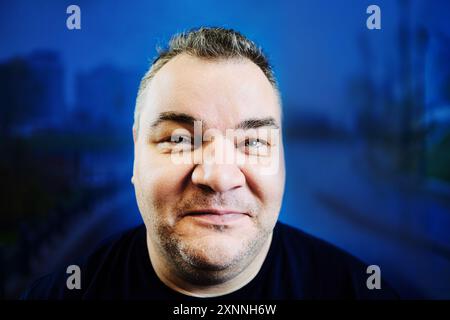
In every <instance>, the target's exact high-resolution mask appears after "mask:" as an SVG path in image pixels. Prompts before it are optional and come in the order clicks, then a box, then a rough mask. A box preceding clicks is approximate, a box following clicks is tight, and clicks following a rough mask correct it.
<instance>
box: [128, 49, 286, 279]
mask: <svg viewBox="0 0 450 320" xmlns="http://www.w3.org/2000/svg"><path fill="white" fill-rule="evenodd" d="M144 94H145V96H144V99H143V105H142V109H141V115H140V118H139V132H133V134H134V139H135V159H134V177H133V183H134V186H135V191H136V198H137V202H138V206H139V209H140V212H141V214H142V216H143V220H144V222H145V224H146V227H147V231H148V236H149V241H151V242H152V244H153V245H154V246H155V247H156V248H158V250H159V252H160V253H161V254H162V255H163V256H165V257H166V259H167V260H168V261H169V262H171V263H172V264H173V266H172V267H173V268H175V269H182V270H181V271H185V272H192V271H193V270H194V271H195V270H196V269H197V270H210V271H226V270H230V274H229V275H230V276H232V274H231V273H236V272H240V271H242V269H243V268H245V266H246V265H248V264H249V263H250V262H251V261H252V259H253V258H254V257H255V256H256V254H257V253H258V252H259V251H260V250H261V248H262V247H263V244H264V243H266V242H267V239H268V237H269V236H270V234H271V232H272V230H273V227H274V225H275V223H276V220H277V218H278V213H279V210H280V207H281V201H282V197H283V192H284V182H285V169H284V158H283V148H282V140H281V134H280V132H281V130H280V129H281V128H280V126H281V110H280V109H281V108H280V105H279V100H278V97H277V94H276V91H275V90H274V88H273V87H272V85H271V84H270V82H269V81H268V80H267V78H266V77H265V75H264V73H263V72H262V71H261V70H260V69H259V67H258V66H256V65H255V64H254V63H252V62H251V61H250V60H247V59H242V60H238V59H230V60H215V61H211V60H209V61H208V60H204V59H199V58H196V57H192V56H189V55H185V54H182V55H179V56H177V57H175V58H173V59H172V60H170V61H169V62H168V63H167V64H166V65H165V66H163V67H162V68H161V69H160V70H159V71H158V72H157V73H156V75H155V77H154V78H153V79H152V80H151V82H150V84H149V86H148V87H147V89H146V90H145V92H144ZM194 119H196V120H200V121H201V123H200V122H198V123H197V129H198V128H199V127H202V130H203V132H202V133H201V135H202V136H203V138H204V140H201V139H202V136H200V140H198V137H197V138H196V139H197V141H200V143H196V144H195V145H194V144H193V143H192V142H193V140H194V127H195V124H194V123H193V120H194ZM199 124H200V125H199ZM277 127H279V128H278V129H277ZM236 128H240V129H241V130H240V131H241V134H240V135H237V136H234V137H233V138H231V139H230V138H227V130H230V129H236ZM208 129H214V135H213V138H206V135H205V133H206V131H207V130H208ZM273 130H275V131H276V132H277V133H278V134H279V135H276V136H275V138H274V137H273V135H270V134H267V133H270V132H272V131H273ZM242 132H243V133H244V134H242ZM196 134H198V132H197V133H196ZM271 136H272V139H271V138H270V137H271ZM219 149H220V150H219ZM180 150H181V151H180ZM181 152H182V153H183V154H184V155H188V158H189V157H190V156H192V158H194V157H197V159H198V156H200V159H202V156H203V157H207V156H210V158H209V159H210V160H209V161H200V162H199V161H188V162H185V163H180V162H177V161H174V155H179V154H180V153H181ZM218 152H219V153H220V152H222V154H223V155H225V156H227V155H232V154H234V155H237V156H244V158H245V159H246V160H245V161H243V162H238V161H234V162H229V161H228V162H227V161H220V160H217V159H216V158H213V157H212V156H211V155H213V154H217V153H218ZM274 162H276V163H277V164H278V165H277V167H275V170H269V171H267V170H266V171H264V168H267V163H272V164H273V163H274ZM225 273H226V272H225Z"/></svg>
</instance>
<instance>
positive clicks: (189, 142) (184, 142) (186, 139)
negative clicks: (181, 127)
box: [157, 133, 194, 153]
mask: <svg viewBox="0 0 450 320" xmlns="http://www.w3.org/2000/svg"><path fill="white" fill-rule="evenodd" d="M157 145H158V148H159V149H160V150H162V151H163V152H170V153H172V152H184V151H191V150H193V149H194V141H193V139H192V137H191V135H190V134H188V133H173V134H172V135H171V136H169V137H166V138H164V139H162V140H160V141H159V142H158V144H157Z"/></svg>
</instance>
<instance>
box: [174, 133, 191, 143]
mask: <svg viewBox="0 0 450 320" xmlns="http://www.w3.org/2000/svg"><path fill="white" fill-rule="evenodd" d="M170 142H172V143H174V144H192V139H191V137H190V136H187V135H173V136H171V137H170Z"/></svg>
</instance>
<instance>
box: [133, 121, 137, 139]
mask: <svg viewBox="0 0 450 320" xmlns="http://www.w3.org/2000/svg"><path fill="white" fill-rule="evenodd" d="M136 140H137V130H136V126H135V125H133V141H134V143H136Z"/></svg>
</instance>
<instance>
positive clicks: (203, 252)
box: [182, 235, 246, 271]
mask: <svg viewBox="0 0 450 320" xmlns="http://www.w3.org/2000/svg"><path fill="white" fill-rule="evenodd" d="M182 251H183V256H184V257H185V258H187V260H188V262H189V263H190V264H191V265H192V266H194V267H197V268H202V269H209V270H217V271H219V270H223V269H226V268H229V267H231V266H233V265H235V264H236V263H238V262H239V261H240V260H241V259H242V257H243V256H244V255H245V253H246V243H245V242H244V241H242V240H236V239H230V237H228V236H223V235H222V236H217V235H216V236H215V237H214V238H211V237H204V238H202V239H195V240H193V241H188V242H186V245H185V246H184V248H183V249H182Z"/></svg>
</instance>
